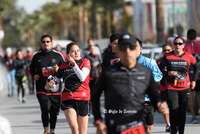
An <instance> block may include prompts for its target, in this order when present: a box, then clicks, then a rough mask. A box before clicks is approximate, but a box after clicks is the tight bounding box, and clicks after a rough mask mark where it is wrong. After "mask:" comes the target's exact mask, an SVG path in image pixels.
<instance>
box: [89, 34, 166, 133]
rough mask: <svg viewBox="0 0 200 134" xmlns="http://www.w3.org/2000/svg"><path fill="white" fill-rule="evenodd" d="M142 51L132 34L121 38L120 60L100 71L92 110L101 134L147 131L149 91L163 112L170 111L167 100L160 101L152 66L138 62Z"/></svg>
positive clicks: (152, 99)
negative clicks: (103, 95) (103, 116)
mask: <svg viewBox="0 0 200 134" xmlns="http://www.w3.org/2000/svg"><path fill="white" fill-rule="evenodd" d="M139 54H140V46H139V43H138V40H137V39H136V38H135V37H134V36H133V35H131V34H123V35H121V36H120V38H119V44H118V55H119V58H120V61H119V62H118V63H116V64H114V65H112V66H109V67H108V68H106V69H105V70H104V71H103V72H102V73H101V75H100V77H99V80H98V82H97V84H96V85H95V87H94V90H93V94H92V110H93V114H94V118H95V121H96V124H97V134H102V133H103V134H105V133H108V134H110V133H112V134H126V133H130V132H132V133H134V132H136V133H141V134H144V133H146V132H145V127H144V126H143V115H144V99H145V93H148V94H149V97H150V99H151V102H152V104H153V105H154V106H155V107H157V109H158V110H159V111H160V112H164V113H167V112H168V107H167V103H166V102H163V103H161V102H160V98H159V93H158V92H157V89H156V87H157V85H156V83H155V81H154V79H153V75H152V72H151V70H150V69H147V68H146V67H145V66H143V65H141V64H139V63H137V57H138V56H139ZM102 91H104V93H105V109H104V110H103V112H104V113H105V123H106V125H105V124H104V123H103V120H102V116H101V111H100V96H101V93H102Z"/></svg>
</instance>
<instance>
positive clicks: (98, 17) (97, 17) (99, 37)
mask: <svg viewBox="0 0 200 134" xmlns="http://www.w3.org/2000/svg"><path fill="white" fill-rule="evenodd" d="M96 20H97V31H96V33H97V39H101V38H102V36H101V16H100V14H96Z"/></svg>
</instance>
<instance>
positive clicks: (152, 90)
mask: <svg viewBox="0 0 200 134" xmlns="http://www.w3.org/2000/svg"><path fill="white" fill-rule="evenodd" d="M147 94H148V95H149V97H150V100H151V102H152V104H153V106H154V108H156V109H157V103H158V102H160V101H161V99H160V97H159V92H158V90H157V85H156V82H155V81H154V79H153V75H152V74H151V76H150V84H149V87H148V92H147Z"/></svg>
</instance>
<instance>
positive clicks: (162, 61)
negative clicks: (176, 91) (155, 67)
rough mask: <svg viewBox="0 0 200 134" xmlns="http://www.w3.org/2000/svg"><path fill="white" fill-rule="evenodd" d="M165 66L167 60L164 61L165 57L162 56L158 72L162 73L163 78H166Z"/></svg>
mask: <svg viewBox="0 0 200 134" xmlns="http://www.w3.org/2000/svg"><path fill="white" fill-rule="evenodd" d="M166 65H167V59H166V56H164V57H163V58H162V60H161V62H160V65H159V68H160V71H161V72H162V74H163V76H164V77H167V76H168V72H167V71H165V70H164V69H165V67H166Z"/></svg>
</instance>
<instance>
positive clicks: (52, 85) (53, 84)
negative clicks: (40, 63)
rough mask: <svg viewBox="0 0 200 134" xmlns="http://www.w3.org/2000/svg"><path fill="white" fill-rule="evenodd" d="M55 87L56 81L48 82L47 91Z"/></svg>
mask: <svg viewBox="0 0 200 134" xmlns="http://www.w3.org/2000/svg"><path fill="white" fill-rule="evenodd" d="M54 86H55V81H54V80H50V81H49V82H46V86H45V87H46V89H49V88H52V87H54Z"/></svg>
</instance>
